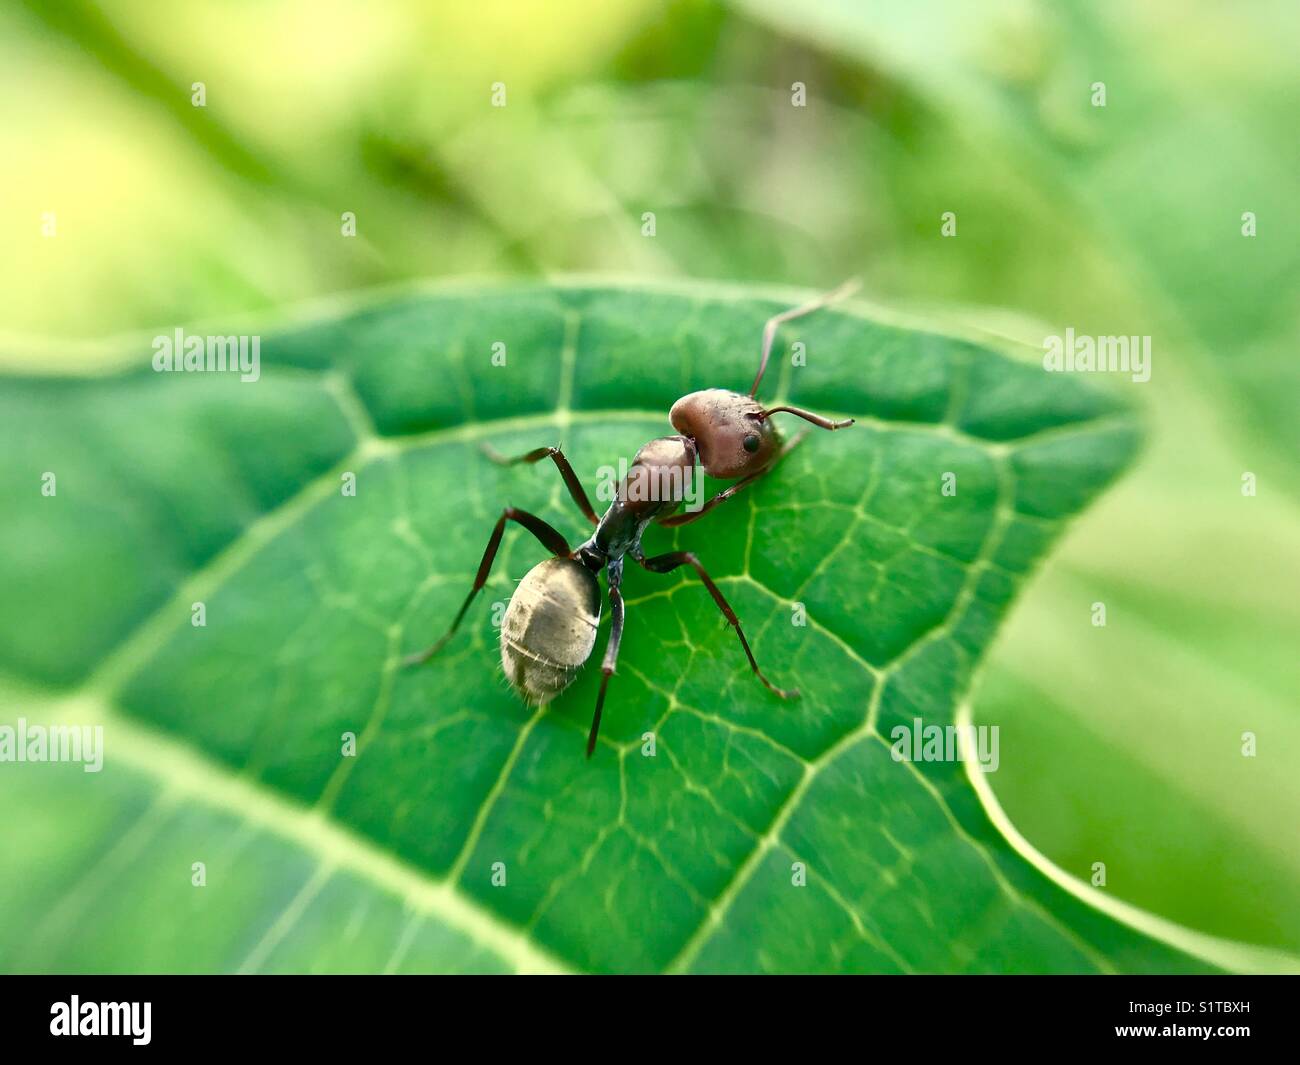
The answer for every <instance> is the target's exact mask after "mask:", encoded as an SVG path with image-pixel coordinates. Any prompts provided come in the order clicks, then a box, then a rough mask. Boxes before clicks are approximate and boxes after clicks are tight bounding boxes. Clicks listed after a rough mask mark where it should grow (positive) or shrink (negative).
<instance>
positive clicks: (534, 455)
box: [481, 444, 600, 525]
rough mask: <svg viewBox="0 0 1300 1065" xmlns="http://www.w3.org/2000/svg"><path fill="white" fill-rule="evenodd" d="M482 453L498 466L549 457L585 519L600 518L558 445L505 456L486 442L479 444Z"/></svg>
mask: <svg viewBox="0 0 1300 1065" xmlns="http://www.w3.org/2000/svg"><path fill="white" fill-rule="evenodd" d="M481 447H482V450H483V454H485V455H486V456H487V457H488V458H490V459H491V460H492V461H493V462H495V463H496V464H497V465H498V466H516V465H518V464H519V463H521V462H526V463H528V465H530V466H531V465H532V464H533V463H534V462H541V461H542V459H544V458H550V459H552V460H553V461H554V462H555V465H556V466H557V467H558V469H559V471H560V476H561V477H563V478H564V483H565V485H566V486H567V487H568V489H569V495H570V496H571V497H572V498H573V501H574V502H575V503H577V504H578V509H579V510H581V511H582V513H583V514H585V515H586V516H587V520H588V521H590V522H591V524H592V525H597V524H599V522H600V519H599V518H597V517H596V512H595V510H593V509H592V506H591V500H590V499H588V498H587V493H586V491H585V490H584V489H583V487H582V482H581V481H579V480H578V475H577V474H576V473H574V472H573V467H572V466H571V465H569V460H568V459H566V458H565V457H564V452H563V451H561V450H560V449H559V448H558V447H539V448H537V449H536V450H534V451H530V452H528V453H527V454H526V455H520V456H518V457H517V458H513V459H512V458H507V457H506V456H505V455H502V454H500V453H498V452H496V451H494V450H493V449H492V448H491V447H489V446H488V445H487V444H483V445H481Z"/></svg>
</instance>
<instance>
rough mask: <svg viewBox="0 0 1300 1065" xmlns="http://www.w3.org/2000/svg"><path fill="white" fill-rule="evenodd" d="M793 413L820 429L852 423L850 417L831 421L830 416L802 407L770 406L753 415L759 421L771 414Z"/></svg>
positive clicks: (836, 427) (842, 427)
mask: <svg viewBox="0 0 1300 1065" xmlns="http://www.w3.org/2000/svg"><path fill="white" fill-rule="evenodd" d="M782 412H784V413H786V414H793V415H794V416H795V417H796V418H802V419H803V420H804V421H806V422H812V423H813V425H816V426H818V427H819V428H822V429H847V428H848V427H849V426H850V425H852V424H853V421H854V420H853V419H852V418H845V419H843V420H842V421H838V422H836V421H832V420H831V419H830V418H826V417H823V416H822V415H820V414H814V413H813V412H812V411H810V410H804V409H803V408H802V407H770V408H769V409H767V410H765V411H763V413H762V414H756V415H755V417H756V418H758V419H759V420H760V421H761V420H762V419H764V418H766V417H768V416H770V415H773V414H781V413H782Z"/></svg>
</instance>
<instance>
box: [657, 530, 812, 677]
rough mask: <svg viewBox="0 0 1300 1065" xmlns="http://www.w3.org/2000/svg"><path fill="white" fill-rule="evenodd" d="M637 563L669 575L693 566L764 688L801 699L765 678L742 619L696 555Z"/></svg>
mask: <svg viewBox="0 0 1300 1065" xmlns="http://www.w3.org/2000/svg"><path fill="white" fill-rule="evenodd" d="M637 561H638V562H640V563H641V565H642V566H644V567H645V568H646V569H648V570H649V571H650V572H651V573H669V572H671V571H672V570H675V569H676V568H677V567H678V566H691V567H692V568H693V569H694V570H695V573H696V576H698V577H699V578H700V580H701V581H703V582H704V587H705V588H707V589H708V590H709V594H710V595H711V596H713V601H714V602H715V603H717V604H718V609H719V610H721V611H722V615H723V617H725V618H726V619H727V622H728V624H730V625H731V627H732V628H733V629H735V630H736V635H737V636H739V637H740V646H741V647H743V648H744V649H745V657H746V658H748V659H749V666H750V668H751V669H752V670H753V671H754V675H755V676H756V677H758V679H759V680H761V681H762V682H763V686H764V687H765V688H767V690H768V691H770V692H775V693H776V694H777V695H779V696H781V698H782V699H797V698H799V690H798V689H797V688H791V689H790V690H789V691H786V690H785V689H784V688H778V687H777V686H776V685H775V684H773V683H772V682H771V681H770V680H768V679H767V678H766V677H765V676H763V671H762V670H761V669H759V668H758V663H757V662H756V661H754V652H753V651H751V650H750V649H749V641H748V640H747V639H745V631H744V630H743V629H742V628H741V627H740V619H739V618H737V617H736V612H735V611H734V610H732V609H731V604H730V603H728V602H727V599H726V596H724V595H723V594H722V592H721V591H719V589H718V586H717V585H716V584H714V583H713V578H712V577H710V576H709V575H708V573H706V572H705V570H704V567H703V566H702V565H700V560H699V559H698V558H696V557H695V555H694V554H692V553H691V552H690V551H670V552H669V553H668V554H666V555H655V556H654V558H638V559H637Z"/></svg>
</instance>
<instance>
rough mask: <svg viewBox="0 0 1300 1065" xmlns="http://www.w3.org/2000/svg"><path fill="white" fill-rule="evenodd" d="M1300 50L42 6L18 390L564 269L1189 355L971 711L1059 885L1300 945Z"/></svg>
mask: <svg viewBox="0 0 1300 1065" xmlns="http://www.w3.org/2000/svg"><path fill="white" fill-rule="evenodd" d="M1298 46H1300V8H1297V7H1296V5H1295V4H1293V3H1288V2H1277V3H1271V2H1256V3H1250V2H1247V3H1242V4H1232V5H1229V4H1221V3H1217V2H1210V0H1204V2H1194V0H1153V2H1148V3H1143V4H1140V5H1137V4H1130V3H1123V2H1101V3H1084V2H1081V0H1080V2H1078V3H1071V2H1056V3H1047V2H1041V3H1036V2H1033V0H989V2H987V3H980V4H974V3H967V2H964V0H947V2H944V0H924V2H913V0H897V2H895V3H886V2H879V3H852V2H848V0H844V2H838V3H837V2H825V3H798V2H793V0H789V2H781V0H746V2H735V3H731V4H725V3H708V2H669V3H659V2H649V0H643V2H631V0H627V2H620V3H611V2H599V0H568V2H549V3H548V2H510V0H480V2H477V3H473V4H460V3H424V4H421V3H414V2H407V3H397V2H391V3H361V2H357V3H345V2H327V0H326V2H320V0H313V2H307V0H292V2H290V0H284V2H252V0H243V2H232V0H225V2H220V0H211V2H177V3H171V4H160V3H155V2H147V0H135V2H120V3H104V4H99V5H91V4H86V3H72V2H69V3H57V4H56V3H47V2H41V0H30V2H25V3H24V2H20V3H16V4H12V5H8V6H6V7H5V8H4V9H3V11H0V114H3V116H4V121H3V123H0V160H3V168H2V170H0V204H3V212H4V218H5V227H4V235H5V240H4V254H3V256H0V271H2V273H0V360H3V364H4V365H8V366H11V367H30V366H31V365H32V364H33V363H36V364H37V365H40V366H42V367H45V368H47V369H51V370H59V369H69V370H71V369H75V368H81V367H85V366H86V365H89V364H93V363H94V362H95V360H96V358H97V357H98V356H97V352H98V351H100V350H106V349H102V348H100V347H99V346H97V345H96V344H95V343H94V341H95V340H96V339H97V338H104V337H108V336H111V335H112V334H114V333H118V332H122V331H127V330H134V329H139V328H155V327H159V326H166V327H168V328H172V327H174V326H176V325H179V324H181V323H185V322H189V321H193V320H196V319H214V318H221V317H222V316H225V315H232V314H236V313H238V314H241V315H242V314H246V313H253V314H256V313H257V312H259V311H264V310H267V309H270V308H281V307H283V306H285V305H286V304H292V303H294V302H297V301H302V300H306V299H314V298H328V297H329V296H331V295H332V294H335V293H340V292H346V291H350V290H355V289H358V288H361V287H365V286H372V285H376V284H387V283H392V282H398V281H401V280H403V279H410V278H422V277H439V276H444V277H453V276H463V275H484V276H519V275H524V276H528V275H533V276H546V275H548V274H553V273H558V272H567V271H579V272H590V273H601V272H616V273H618V274H621V275H627V274H634V275H637V274H639V275H653V276H678V277H681V276H685V277H719V278H729V279H741V280H746V279H752V280H762V281H776V282H783V283H789V284H795V285H800V286H806V287H810V288H818V287H827V286H830V285H832V284H835V283H837V282H839V281H840V280H842V279H843V278H845V277H847V276H850V275H853V274H858V275H860V276H862V277H863V279H864V281H865V283H866V288H867V291H868V292H869V293H870V295H871V296H872V297H873V298H875V299H877V300H880V301H883V302H890V303H895V304H899V305H906V306H907V307H908V308H909V309H914V310H920V311H922V312H923V313H927V314H931V315H933V316H934V320H935V321H936V323H939V324H941V323H944V322H953V323H960V324H963V325H966V326H971V325H974V326H978V327H982V328H986V329H989V330H992V331H995V332H998V333H1001V334H1005V335H1009V336H1012V337H1014V338H1017V339H1020V340H1025V341H1028V342H1029V343H1030V344H1033V345H1037V344H1039V343H1040V342H1041V339H1042V337H1043V336H1044V334H1045V333H1049V332H1050V333H1056V332H1060V331H1062V330H1063V329H1065V328H1066V327H1072V328H1074V329H1075V330H1076V331H1077V332H1080V333H1096V334H1111V333H1117V334H1148V335H1151V336H1152V337H1153V345H1154V351H1155V356H1154V373H1153V378H1152V381H1151V382H1150V383H1149V384H1146V385H1132V384H1126V383H1124V382H1122V381H1111V382H1107V383H1106V384H1107V386H1110V387H1119V388H1126V389H1127V390H1129V391H1130V394H1131V395H1132V396H1133V398H1135V399H1136V400H1138V401H1139V402H1140V403H1141V404H1142V405H1143V406H1144V407H1146V408H1147V410H1148V411H1149V415H1150V417H1149V420H1150V439H1149V442H1148V446H1147V449H1146V451H1145V453H1144V455H1143V456H1142V458H1141V459H1140V461H1139V463H1138V465H1137V466H1136V468H1135V470H1134V471H1133V473H1132V474H1131V475H1130V476H1129V477H1128V478H1127V479H1126V480H1125V481H1124V482H1123V483H1122V484H1121V485H1120V486H1119V487H1118V488H1117V489H1115V490H1114V491H1113V492H1112V493H1111V494H1110V495H1108V496H1107V497H1106V498H1105V499H1104V500H1103V501H1102V502H1101V503H1100V504H1099V505H1098V506H1097V507H1095V508H1094V509H1093V510H1092V511H1091V512H1090V513H1089V514H1088V515H1087V516H1086V517H1085V518H1084V519H1083V520H1082V521H1081V522H1080V523H1078V525H1077V526H1076V527H1075V528H1074V530H1073V531H1072V533H1071V534H1070V536H1069V537H1068V539H1067V541H1066V542H1065V544H1064V545H1063V546H1062V549H1061V551H1060V552H1059V553H1058V554H1057V555H1056V556H1055V557H1054V559H1053V560H1052V561H1051V563H1050V564H1049V565H1048V567H1047V568H1046V569H1045V570H1044V572H1043V573H1042V574H1041V575H1040V578H1039V579H1038V580H1037V581H1036V582H1035V583H1034V584H1033V585H1032V586H1031V587H1030V588H1029V589H1028V591H1027V593H1026V595H1025V597H1024V599H1023V600H1022V602H1021V603H1020V604H1019V605H1018V606H1017V608H1016V610H1015V612H1014V614H1013V616H1012V618H1011V621H1010V623H1009V624H1008V626H1007V628H1006V630H1005V631H1004V633H1003V634H1002V636H1001V638H1000V639H999V641H998V644H997V646H996V649H995V653H994V655H993V659H992V662H991V664H990V666H989V668H988V670H987V672H986V675H985V677H984V681H983V684H982V686H981V688H980V690H979V691H978V692H977V694H976V701H975V707H976V710H975V713H976V717H977V719H978V720H980V721H982V722H987V723H990V724H998V725H999V726H1000V727H1001V729H1002V767H1001V769H1000V771H999V772H998V774H997V775H996V777H995V778H994V779H993V786H994V790H995V791H996V793H997V795H998V797H999V799H1000V801H1001V802H1002V804H1003V806H1004V807H1005V809H1006V811H1007V813H1008V815H1009V816H1010V818H1011V820H1012V821H1013V822H1014V823H1015V824H1016V826H1017V827H1018V828H1019V829H1020V830H1021V831H1022V832H1023V834H1024V835H1025V836H1026V837H1027V838H1028V840H1029V841H1030V842H1031V843H1032V844H1033V845H1034V846H1035V847H1037V848H1039V849H1040V850H1042V851H1043V853H1045V854H1046V855H1047V856H1048V857H1049V858H1050V859H1052V860H1053V861H1055V862H1057V863H1059V864H1060V865H1061V866H1062V867H1064V868H1065V869H1066V870H1068V871H1069V872H1071V873H1073V874H1074V875H1077V876H1080V877H1083V878H1087V877H1088V875H1089V870H1090V868H1091V865H1092V863H1093V862H1096V861H1104V862H1105V863H1106V865H1107V873H1108V885H1107V890H1108V891H1110V892H1112V893H1114V894H1115V895H1117V896H1119V897H1120V898H1122V899H1124V900H1126V901H1129V902H1132V903H1134V904H1136V905H1138V906H1141V907H1144V908H1147V909H1149V910H1151V911H1153V912H1155V913H1157V914H1160V915H1162V916H1164V917H1167V918H1170V919H1172V920H1175V921H1178V922H1181V923H1184V924H1186V925H1189V926H1191V927H1193V928H1196V929H1199V930H1202V931H1205V932H1209V933H1211V934H1214V935H1219V936H1225V937H1231V938H1237V939H1243V940H1247V941H1251V942H1255V943H1261V944H1268V945H1273V946H1279V947H1283V948H1287V949H1290V950H1292V951H1300V905H1297V902H1296V900H1297V898H1300V890H1298V889H1300V845H1298V844H1300V833H1298V826H1300V784H1297V782H1296V778H1297V768H1300V720H1298V716H1297V709H1298V706H1300V700H1298V699H1297V695H1298V694H1300V692H1298V689H1300V682H1298V679H1297V670H1298V667H1297V657H1298V656H1297V653H1296V650H1297V636H1298V635H1300V596H1297V594H1296V593H1297V590H1298V586H1300V579H1298V575H1300V566H1298V565H1297V549H1296V548H1297V518H1298V517H1300V513H1298V509H1297V499H1298V497H1300V476H1298V475H1297V459H1296V456H1297V450H1298V448H1300V417H1297V414H1298V413H1300V411H1298V408H1300V387H1298V382H1300V372H1298V371H1297V358H1296V355H1297V352H1296V340H1297V335H1298V332H1300V331H1298V330H1297V322H1298V320H1300V300H1298V299H1297V295H1298V293H1300V284H1298V282H1300V268H1298V266H1297V254H1296V238H1297V223H1298V222H1300V206H1298V205H1297V198H1296V194H1297V173H1300V165H1298V164H1300V153H1298V152H1297V143H1298V141H1297V137H1296V116H1297V114H1300V77H1298V76H1297V65H1296V63H1295V55H1296V52H1297V47H1298ZM795 81H801V82H804V83H805V84H806V85H807V90H808V106H807V107H806V108H801V109H800V108H793V107H792V106H791V104H790V88H791V85H792V83H793V82H795ZM1099 81H1100V82H1104V83H1105V85H1106V93H1107V105H1106V107H1104V108H1098V107H1093V106H1092V105H1091V96H1092V92H1093V90H1092V88H1091V87H1092V85H1093V83H1095V82H1099ZM194 82H203V83H204V85H205V87H206V93H207V106H206V107H204V108H196V107H193V106H192V105H191V86H192V84H193V83H194ZM494 82H504V83H505V85H506V89H507V100H508V105H507V107H505V108H504V109H496V108H492V107H491V106H489V94H490V87H491V85H492V83H494ZM344 211H352V212H355V214H356V216H357V225H358V235H357V237H356V238H355V239H344V238H342V237H341V236H340V232H339V226H340V215H341V213H342V212H344ZM643 211H654V212H655V214H656V219H657V235H656V236H655V237H654V238H653V239H647V238H645V237H643V236H642V235H641V221H640V220H641V214H642V212H643ZM944 211H954V212H955V213H956V214H957V217H958V234H957V236H956V237H955V238H952V239H945V238H942V237H941V236H940V232H939V220H940V215H941V213H942V212H944ZM1246 211H1251V212H1254V213H1255V215H1256V218H1257V225H1258V235H1257V236H1255V237H1253V238H1249V237H1245V236H1243V235H1242V232H1241V226H1242V221H1241V219H1242V214H1243V212H1246ZM45 212H54V213H55V216H56V226H57V235H56V236H55V237H54V238H53V239H49V238H47V237H45V236H44V235H43V234H42V217H43V215H44V213H45ZM727 383H728V382H704V381H702V382H700V384H701V385H705V384H723V385H725V384H727ZM1247 471H1249V472H1252V473H1254V474H1255V475H1256V477H1257V480H1258V494H1257V495H1256V496H1255V497H1253V498H1251V497H1245V496H1243V495H1242V493H1241V490H1240V485H1241V477H1242V474H1243V473H1244V472H1247ZM1098 601H1100V602H1104V603H1106V605H1107V609H1108V624H1107V626H1106V627H1105V628H1104V629H1099V628H1095V627H1094V626H1093V625H1092V624H1091V605H1092V604H1093V603H1094V602H1098ZM864 623H869V619H864ZM1245 731H1251V732H1254V733H1255V734H1256V736H1257V742H1258V755H1257V757H1255V758H1253V759H1247V758H1243V757H1242V755H1241V752H1240V745H1241V735H1242V733H1243V732H1245ZM863 831H870V825H866V824H864V825H863ZM954 890H959V887H957V886H954Z"/></svg>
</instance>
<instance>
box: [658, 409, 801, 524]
mask: <svg viewBox="0 0 1300 1065" xmlns="http://www.w3.org/2000/svg"><path fill="white" fill-rule="evenodd" d="M807 435H808V430H807V429H805V430H804V431H803V432H802V433H800V434H799V435H798V436H796V437H795V438H794V439H793V440H791V441H790V442H789V443H788V444H786V445H785V446H784V447H782V448H781V450H780V451H778V452H777V453H776V454H775V455H774V456H773V457H772V461H771V462H769V463H768V464H767V465H766V466H764V467H763V468H762V469H761V470H759V471H758V472H757V473H751V474H750V475H749V476H748V477H742V478H741V479H740V480H739V481H737V482H736V483H735V484H733V485H728V486H727V487H726V488H724V489H723V490H722V491H721V492H719V493H718V494H717V495H716V496H714V497H713V498H712V499H710V500H709V501H708V502H707V503H705V504H704V506H702V507H700V509H699V510H688V511H684V512H683V513H681V514H674V515H673V516H672V517H670V518H664V519H663V520H661V521H660V522H659V524H660V525H665V526H668V527H669V528H673V527H675V526H678V525H689V524H690V523H691V522H693V521H699V520H700V519H701V518H702V517H704V515H705V514H707V513H708V512H709V511H711V510H712V509H713V508H714V507H716V506H718V505H719V504H722V503H725V502H726V501H727V500H728V499H730V498H731V497H732V496H734V495H735V494H736V493H737V492H739V491H740V490H741V489H742V488H744V487H746V486H747V485H751V484H753V483H754V482H755V481H757V480H758V479H759V478H760V477H763V476H765V475H766V474H768V473H771V472H772V469H773V467H775V466H776V464H777V463H778V462H780V461H781V460H782V459H783V458H785V456H786V455H788V454H790V452H791V451H793V450H794V449H795V448H796V447H798V446H799V443H800V442H801V441H802V440H803V438H804V437H805V436H807Z"/></svg>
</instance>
